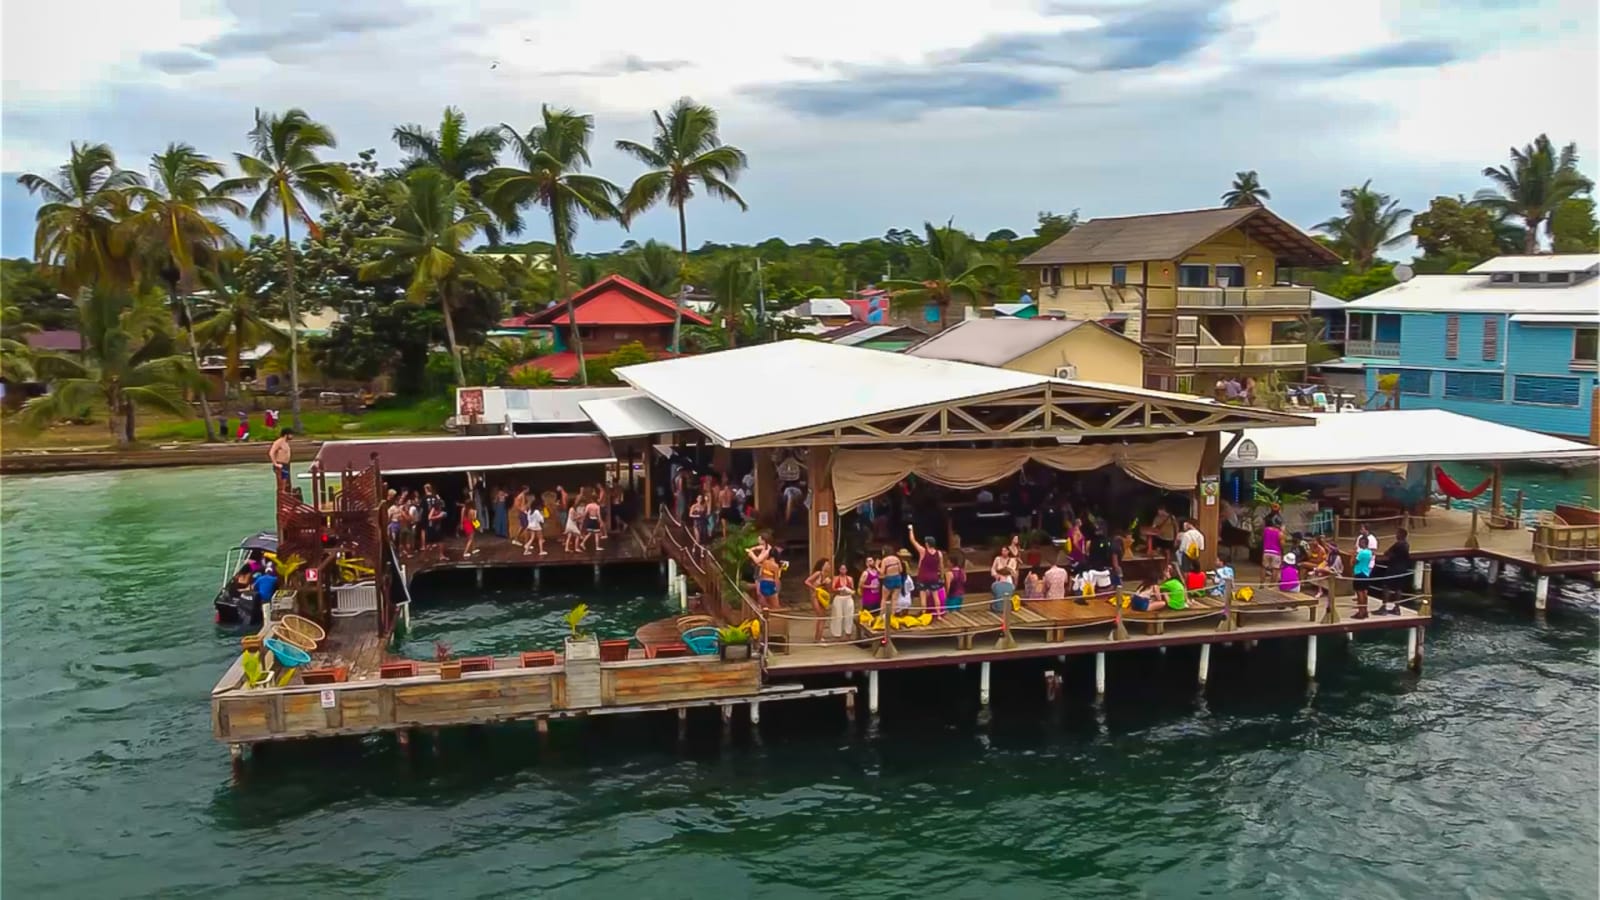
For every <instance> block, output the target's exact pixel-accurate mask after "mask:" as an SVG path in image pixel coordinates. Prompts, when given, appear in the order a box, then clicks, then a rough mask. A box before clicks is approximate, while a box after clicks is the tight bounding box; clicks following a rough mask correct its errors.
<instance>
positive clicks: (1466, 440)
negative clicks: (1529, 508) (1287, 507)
mask: <svg viewBox="0 0 1600 900" xmlns="http://www.w3.org/2000/svg"><path fill="white" fill-rule="evenodd" d="M1311 418H1313V419H1315V420H1316V426H1315V427H1313V428H1246V429H1244V431H1243V435H1244V440H1241V441H1240V442H1239V443H1238V444H1236V445H1235V446H1234V448H1233V451H1232V452H1230V453H1229V454H1228V458H1227V459H1225V460H1223V462H1222V466H1223V468H1225V469H1255V468H1263V469H1264V468H1282V467H1302V466H1359V465H1364V464H1372V465H1382V464H1384V463H1397V462H1451V461H1460V462H1469V461H1477V460H1496V459H1533V460H1541V459H1544V460H1550V459H1574V458H1578V459H1581V458H1585V457H1587V458H1590V459H1594V458H1597V456H1600V448H1595V447H1591V446H1589V445H1588V444H1580V443H1578V442H1576V441H1569V440H1566V439H1564V438H1558V437H1550V436H1549V435H1545V434H1539V433H1538V432H1536V431H1525V430H1523V429H1521V428H1512V427H1511V426H1509V425H1501V424H1499V423H1496V422H1489V421H1486V420H1484V419H1475V418H1473V417H1471V416H1463V415H1461V414H1459V413H1453V412H1446V411H1445V410H1442V409H1395V410H1384V411H1379V412H1362V413H1318V414H1314V415H1312V416H1311ZM1246 440H1247V441H1250V442H1251V444H1253V445H1254V450H1255V456H1254V458H1253V459H1252V458H1249V456H1250V453H1249V450H1248V447H1247V445H1246V444H1245V441H1246ZM1241 450H1244V451H1245V453H1244V456H1242V457H1241V455H1240V452H1241Z"/></svg>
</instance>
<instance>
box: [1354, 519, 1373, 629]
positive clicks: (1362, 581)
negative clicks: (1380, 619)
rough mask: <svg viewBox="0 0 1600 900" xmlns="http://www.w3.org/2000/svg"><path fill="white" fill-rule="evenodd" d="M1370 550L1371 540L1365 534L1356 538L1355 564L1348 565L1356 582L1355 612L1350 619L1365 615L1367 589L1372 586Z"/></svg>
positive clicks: (1360, 617) (1371, 555)
mask: <svg viewBox="0 0 1600 900" xmlns="http://www.w3.org/2000/svg"><path fill="white" fill-rule="evenodd" d="M1374 555H1375V554H1374V553H1373V552H1372V546H1371V542H1370V541H1368V539H1367V536H1365V535H1363V536H1362V537H1358V538H1356V557H1355V564H1354V565H1352V566H1351V567H1350V574H1351V575H1353V576H1354V577H1355V583H1356V614H1355V615H1353V616H1351V618H1352V619H1365V618H1366V617H1367V602H1368V601H1367V590H1368V589H1369V588H1370V587H1371V586H1372V558H1373V556H1374Z"/></svg>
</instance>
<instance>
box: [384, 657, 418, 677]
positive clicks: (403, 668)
mask: <svg viewBox="0 0 1600 900" xmlns="http://www.w3.org/2000/svg"><path fill="white" fill-rule="evenodd" d="M416 674H417V663H416V661H415V660H410V659H407V660H403V661H401V662H390V663H384V664H383V667H382V668H380V669H379V670H378V677H379V678H412V677H415V676H416Z"/></svg>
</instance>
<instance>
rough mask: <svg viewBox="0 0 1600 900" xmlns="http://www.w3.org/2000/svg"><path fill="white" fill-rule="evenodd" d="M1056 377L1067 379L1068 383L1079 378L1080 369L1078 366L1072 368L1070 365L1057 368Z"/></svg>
mask: <svg viewBox="0 0 1600 900" xmlns="http://www.w3.org/2000/svg"><path fill="white" fill-rule="evenodd" d="M1056 377H1057V378H1065V379H1067V380H1068V381H1071V380H1072V379H1075V378H1077V377H1078V367H1077V366H1070V365H1069V366H1056Z"/></svg>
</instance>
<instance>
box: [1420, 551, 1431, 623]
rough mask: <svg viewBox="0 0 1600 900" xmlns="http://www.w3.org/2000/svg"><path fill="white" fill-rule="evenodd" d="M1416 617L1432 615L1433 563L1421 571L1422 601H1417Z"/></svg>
mask: <svg viewBox="0 0 1600 900" xmlns="http://www.w3.org/2000/svg"><path fill="white" fill-rule="evenodd" d="M1417 615H1419V616H1431V615H1433V563H1428V564H1427V565H1425V566H1424V567H1423V569H1422V599H1421V600H1419V601H1417Z"/></svg>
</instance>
